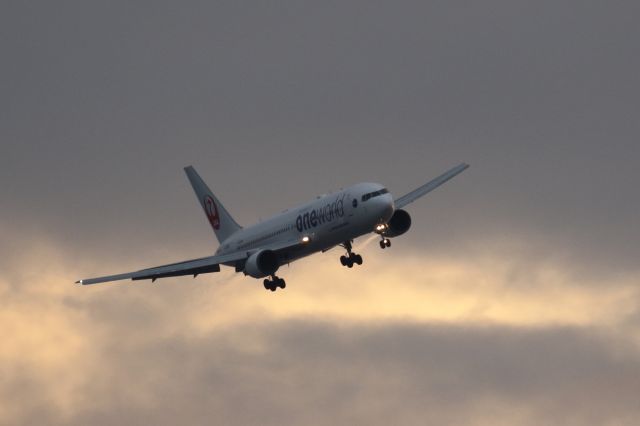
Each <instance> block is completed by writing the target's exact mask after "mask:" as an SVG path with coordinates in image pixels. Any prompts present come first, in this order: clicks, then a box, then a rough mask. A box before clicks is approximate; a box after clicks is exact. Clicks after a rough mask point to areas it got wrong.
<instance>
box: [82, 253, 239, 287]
mask: <svg viewBox="0 0 640 426" xmlns="http://www.w3.org/2000/svg"><path fill="white" fill-rule="evenodd" d="M246 258H247V253H246V252H237V253H232V254H223V255H219V256H209V257H202V258H199V259H193V260H185V261H184V262H177V263H170V264H168V265H162V266H155V267H153V268H147V269H142V270H140V271H135V272H127V273H124V274H117V275H107V276H105V277H98V278H89V279H84V280H79V281H76V283H78V284H83V285H88V284H98V283H104V282H108V281H118V280H126V279H129V278H130V279H132V280H149V279H151V280H154V281H155V280H156V279H157V278H166V277H179V276H181V275H197V274H204V273H207V272H219V271H220V264H221V263H227V262H234V261H237V260H243V259H246Z"/></svg>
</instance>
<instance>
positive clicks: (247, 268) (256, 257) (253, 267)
mask: <svg viewBox="0 0 640 426" xmlns="http://www.w3.org/2000/svg"><path fill="white" fill-rule="evenodd" d="M279 267H280V264H279V263H278V256H277V255H276V254H275V253H274V252H273V251H271V250H259V251H257V252H255V253H253V254H252V255H251V256H249V258H248V259H247V261H246V263H245V265H244V273H245V275H250V276H252V277H253V278H263V277H266V276H269V275H273V274H274V273H275V272H276V271H277V270H278V268H279Z"/></svg>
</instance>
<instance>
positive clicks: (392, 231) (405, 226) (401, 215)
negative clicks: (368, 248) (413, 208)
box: [383, 209, 411, 238]
mask: <svg viewBox="0 0 640 426" xmlns="http://www.w3.org/2000/svg"><path fill="white" fill-rule="evenodd" d="M409 228H411V216H410V215H409V213H407V212H406V211H405V210H402V209H398V210H396V211H395V212H393V216H391V219H389V222H388V223H387V228H386V229H385V231H384V232H383V234H384V236H385V237H389V238H393V237H397V236H398V235H402V234H404V233H405V232H407V231H408V230H409Z"/></svg>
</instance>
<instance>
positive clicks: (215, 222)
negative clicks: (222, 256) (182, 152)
mask: <svg viewBox="0 0 640 426" xmlns="http://www.w3.org/2000/svg"><path fill="white" fill-rule="evenodd" d="M184 171H185V173H186V174H187V177H188V178H189V182H191V186H192V187H193V190H194V192H195V193H196V197H198V201H199V202H200V205H201V206H202V209H203V210H204V214H205V215H206V216H207V219H208V220H209V223H210V224H211V228H213V232H214V233H215V234H216V238H218V241H219V242H220V243H222V242H223V241H224V240H226V239H227V238H229V237H230V236H231V235H232V234H234V233H235V232H236V231H237V230H239V229H242V227H241V226H240V225H238V223H237V222H236V221H235V220H233V217H231V215H230V214H229V212H228V211H227V209H225V208H224V206H223V205H222V203H221V202H220V200H218V198H217V197H216V196H215V195H213V192H211V190H210V189H209V187H208V186H207V184H206V183H204V181H203V180H202V178H201V177H200V175H199V174H198V172H196V170H195V169H194V168H193V167H192V166H189V167H185V168H184Z"/></svg>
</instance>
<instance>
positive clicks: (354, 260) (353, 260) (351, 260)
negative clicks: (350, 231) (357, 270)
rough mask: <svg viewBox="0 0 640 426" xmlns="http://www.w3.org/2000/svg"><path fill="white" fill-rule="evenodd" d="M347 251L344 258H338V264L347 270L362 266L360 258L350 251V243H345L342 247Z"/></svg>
mask: <svg viewBox="0 0 640 426" xmlns="http://www.w3.org/2000/svg"><path fill="white" fill-rule="evenodd" d="M342 246H343V247H344V248H345V249H347V255H346V256H340V263H341V264H342V266H346V267H347V268H353V265H354V264H356V265H362V256H360V255H359V254H356V253H353V252H352V251H351V248H352V247H351V241H345V242H344V244H343V245H342Z"/></svg>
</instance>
